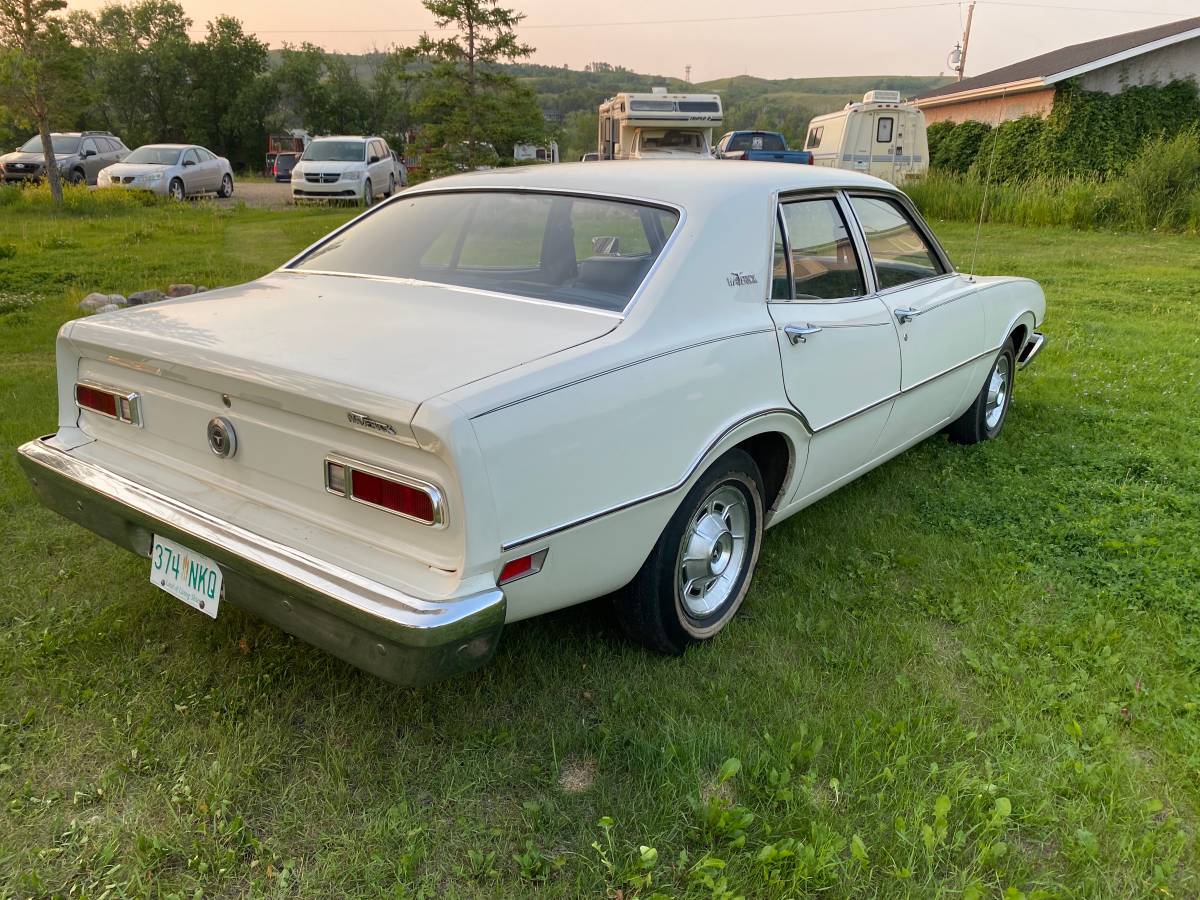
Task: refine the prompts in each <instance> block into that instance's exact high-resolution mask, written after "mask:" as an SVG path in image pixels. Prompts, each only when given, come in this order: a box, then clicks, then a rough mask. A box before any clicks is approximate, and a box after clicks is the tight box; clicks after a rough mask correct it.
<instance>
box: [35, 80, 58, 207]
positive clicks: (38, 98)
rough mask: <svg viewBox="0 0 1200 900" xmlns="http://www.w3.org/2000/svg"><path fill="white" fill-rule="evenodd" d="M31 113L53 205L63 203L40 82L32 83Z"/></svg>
mask: <svg viewBox="0 0 1200 900" xmlns="http://www.w3.org/2000/svg"><path fill="white" fill-rule="evenodd" d="M33 90H34V102H33V115H34V118H35V119H37V126H38V134H39V135H41V138H42V155H43V156H45V158H46V180H47V181H49V182H50V196H51V198H52V199H53V200H54V205H55V206H62V205H63V191H62V179H61V178H60V177H59V174H58V157H56V156H55V155H54V141H52V140H51V139H50V122H49V116H48V115H47V113H46V101H45V98H44V97H43V95H42V87H41V85H40V84H37V83H35V84H34V88H33Z"/></svg>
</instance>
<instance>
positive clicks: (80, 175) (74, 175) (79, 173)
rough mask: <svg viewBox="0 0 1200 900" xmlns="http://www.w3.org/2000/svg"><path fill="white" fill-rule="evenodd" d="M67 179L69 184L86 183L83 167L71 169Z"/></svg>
mask: <svg viewBox="0 0 1200 900" xmlns="http://www.w3.org/2000/svg"><path fill="white" fill-rule="evenodd" d="M67 181H69V182H70V183H71V184H87V175H86V174H85V173H84V171H83V169H72V170H71V172H70V174H69V175H67Z"/></svg>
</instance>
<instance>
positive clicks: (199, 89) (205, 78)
mask: <svg viewBox="0 0 1200 900" xmlns="http://www.w3.org/2000/svg"><path fill="white" fill-rule="evenodd" d="M267 55H268V51H267V45H266V44H264V43H263V42H262V41H260V40H259V39H258V38H256V37H255V36H254V35H252V34H246V32H245V31H244V30H243V28H242V23H241V22H239V21H238V20H237V19H235V18H233V17H232V16H218V17H217V18H216V19H213V20H212V21H211V22H209V23H208V33H207V34H206V35H205V38H204V40H203V41H201V42H199V43H197V44H194V45H193V46H192V52H191V82H192V94H191V104H190V106H191V121H192V128H191V131H192V133H193V137H192V140H195V141H198V142H200V143H203V144H204V145H205V146H206V147H208V148H209V149H210V150H213V151H215V152H216V153H219V154H221V155H222V156H225V157H228V158H229V160H230V161H231V162H232V163H233V164H234V165H235V166H239V167H240V166H245V165H259V164H261V161H262V154H263V153H264V152H265V149H266V138H267V135H266V121H267V118H268V117H269V115H270V113H271V110H272V109H273V108H274V106H275V102H276V96H277V84H276V82H275V81H274V80H273V79H270V78H268V77H267V76H266V71H267Z"/></svg>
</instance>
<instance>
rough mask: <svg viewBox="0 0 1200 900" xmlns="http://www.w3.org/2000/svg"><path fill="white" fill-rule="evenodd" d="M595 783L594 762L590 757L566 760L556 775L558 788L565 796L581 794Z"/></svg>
mask: <svg viewBox="0 0 1200 900" xmlns="http://www.w3.org/2000/svg"><path fill="white" fill-rule="evenodd" d="M595 783H596V760H594V759H592V758H591V757H590V756H585V757H583V758H581V759H568V760H565V761H564V762H563V765H562V769H561V770H560V771H559V773H558V786H559V787H560V788H562V790H563V793H566V794H583V793H586V792H587V791H590V790H591V789H592V785H593V784H595Z"/></svg>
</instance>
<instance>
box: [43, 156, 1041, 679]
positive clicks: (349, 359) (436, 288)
mask: <svg viewBox="0 0 1200 900" xmlns="http://www.w3.org/2000/svg"><path fill="white" fill-rule="evenodd" d="M1044 313H1045V301H1044V298H1043V294H1042V291H1041V289H1040V288H1039V287H1038V285H1037V284H1035V283H1034V282H1032V281H1028V280H1025V279H1023V278H1006V277H973V276H969V275H963V274H960V273H959V272H957V271H955V269H954V267H953V265H952V264H951V262H950V260H949V259H948V258H947V256H946V254H945V253H944V252H943V250H942V248H941V247H940V246H939V245H938V243H937V241H936V240H935V239H934V237H933V235H932V234H931V233H930V231H929V229H928V228H927V227H926V225H925V223H924V222H923V221H922V220H921V218H920V216H918V215H917V214H916V212H915V211H914V210H913V207H912V205H911V204H910V203H909V201H908V200H907V199H906V198H905V197H904V195H903V194H901V193H900V192H899V191H898V190H896V189H895V188H894V187H892V186H891V185H889V184H887V183H885V182H883V181H879V180H877V179H874V178H870V177H868V176H863V175H858V174H855V173H851V172H846V171H841V170H836V169H820V168H811V167H808V166H779V165H772V164H770V163H748V164H746V165H742V166H725V165H722V164H720V163H716V162H714V163H711V164H710V163H696V162H692V163H688V162H680V163H672V162H666V163H663V164H661V165H655V166H646V165H644V164H639V163H636V162H634V163H620V162H615V163H608V164H606V165H603V166H595V165H568V166H545V167H538V168H521V169H509V170H499V171H495V172H490V173H486V174H470V175H463V176H458V177H454V178H449V179H444V180H440V181H436V182H432V183H427V184H425V185H422V186H421V187H420V188H416V189H413V190H409V191H407V192H405V193H403V194H400V195H399V196H397V197H395V198H393V199H392V200H390V201H389V202H387V203H384V204H381V205H379V206H378V207H376V208H374V209H372V210H369V211H367V212H365V213H364V214H363V215H361V216H359V217H358V218H357V219H355V220H354V221H352V222H351V223H349V224H348V225H346V226H344V227H343V228H341V229H339V230H337V231H335V232H334V233H332V234H331V235H329V236H328V237H326V238H324V239H323V240H321V241H319V242H318V243H317V244H315V245H314V246H312V247H311V248H309V249H308V250H306V251H304V252H303V253H301V254H300V255H299V256H298V257H296V258H295V259H293V260H291V261H290V262H288V263H286V264H285V265H284V266H283V267H281V268H280V269H278V270H276V271H275V272H273V273H271V274H269V275H267V276H265V277H263V278H261V279H259V280H258V281H254V282H251V283H249V284H246V285H243V286H240V287H234V288H228V289H224V290H220V291H213V292H209V293H206V294H203V295H198V296H195V297H188V298H183V299H179V300H172V301H167V302H165V303H162V304H158V305H155V306H154V307H152V308H135V309H129V310H124V311H120V312H114V313H109V314H105V315H99V316H94V317H90V318H87V319H80V320H77V321H75V322H71V323H68V325H67V326H66V327H64V328H63V330H62V332H61V334H60V336H59V340H58V371H59V373H60V378H61V379H62V383H61V385H60V390H59V430H58V433H57V434H55V435H53V436H50V437H47V438H42V439H40V440H35V441H31V442H30V443H28V444H25V445H24V446H23V447H22V448H21V450H20V456H21V461H22V464H23V465H24V468H25V469H26V471H27V473H28V475H29V477H30V480H31V481H32V483H33V485H34V487H35V489H36V490H37V492H38V493H39V495H40V496H41V498H42V499H43V500H44V501H45V503H46V504H47V505H49V506H50V507H52V508H53V509H55V510H58V511H59V512H61V513H62V514H63V515H65V516H67V517H69V518H72V519H74V520H76V521H77V522H80V523H81V524H83V525H85V526H86V527H88V528H91V529H93V530H95V531H97V532H98V533H100V534H102V535H104V536H105V537H107V538H109V539H110V540H112V541H114V542H116V543H117V544H120V545H121V546H124V547H126V548H128V549H130V550H133V551H134V552H136V553H139V554H141V555H143V556H149V557H150V578H151V580H152V582H153V583H154V584H155V585H156V586H158V587H160V588H162V589H163V590H165V591H167V592H168V593H170V594H172V595H174V596H175V597H178V598H179V599H181V600H183V601H185V602H187V603H189V604H191V605H192V606H194V607H195V608H196V609H198V610H200V611H202V612H204V613H205V614H206V615H210V616H215V615H217V613H218V610H219V607H220V604H223V603H226V602H228V603H234V604H237V605H239V606H243V607H245V608H247V609H249V610H251V611H253V612H254V613H256V614H258V615H260V616H261V617H262V618H264V619H267V620H269V621H271V622H274V623H275V624H277V625H278V626H279V627H281V628H283V629H285V630H287V631H289V632H291V633H293V634H295V635H297V636H299V637H301V638H303V639H305V640H307V641H310V642H312V643H313V644H316V645H318V646H320V647H323V648H325V649H327V650H328V651H329V652H331V653H334V654H336V655H338V656H340V657H342V658H344V659H346V660H349V661H350V662H352V663H354V664H355V665H358V666H360V667H362V668H364V669H367V670H369V671H371V672H374V673H376V674H378V675H380V676H382V677H384V678H388V679H391V680H393V681H397V682H402V683H417V682H423V681H429V680H432V679H436V678H441V677H445V676H447V675H451V674H453V673H456V672H460V671H463V670H465V669H469V668H471V667H474V666H477V665H479V664H481V663H483V662H485V661H486V660H487V659H489V658H490V657H491V655H492V653H493V651H494V650H495V647H496V644H497V641H498V640H499V637H500V633H501V630H502V627H503V626H504V624H505V623H507V622H512V621H515V620H518V619H524V618H527V617H529V616H535V615H538V614H540V613H544V612H548V611H550V610H554V609H558V608H561V607H566V606H570V605H572V604H577V603H581V602H583V601H586V600H589V599H591V598H594V597H599V596H603V595H606V594H609V593H612V592H617V593H616V598H617V599H616V606H617V610H618V614H619V616H620V619H621V621H622V623H623V624H624V626H625V628H626V630H627V631H628V632H629V634H630V635H631V636H632V637H633V638H634V639H636V640H638V641H640V642H641V643H643V644H645V645H646V646H648V647H651V648H654V649H655V650H659V651H663V652H666V653H680V652H682V651H683V650H685V649H686V648H687V647H688V646H689V645H691V644H694V643H696V642H697V641H702V640H705V639H707V638H710V637H712V636H713V635H715V634H716V633H717V632H719V631H720V630H721V629H722V628H724V627H725V626H726V625H727V624H728V623H729V621H730V620H731V619H732V618H733V616H734V614H735V613H736V612H737V611H738V608H739V607H740V606H741V605H742V603H743V601H744V600H745V598H746V595H747V591H748V590H749V588H750V584H751V579H752V577H753V575H754V569H755V564H756V562H757V560H758V556H759V550H760V548H761V546H762V541H763V533H764V531H765V530H766V529H767V528H769V527H770V526H772V525H775V524H777V523H778V522H781V521H783V520H784V519H786V518H787V517H788V516H791V515H793V514H795V513H797V512H799V511H801V510H802V509H804V508H805V507H806V506H808V505H809V504H811V503H813V502H814V501H816V500H817V499H819V498H821V497H822V496H824V495H826V494H828V493H830V492H831V491H833V490H835V489H836V488H838V487H839V486H841V485H843V484H845V483H847V482H849V481H851V480H852V479H854V478H856V477H857V476H859V475H861V474H863V473H864V472H866V471H867V470H869V469H871V468H873V467H875V466H878V465H879V464H881V463H883V462H885V461H886V460H888V459H891V458H892V457H894V456H896V455H897V454H899V453H901V452H903V451H904V450H905V449H906V448H908V447H911V446H912V445H913V444H915V443H917V442H918V441H921V440H923V439H925V438H926V437H928V436H930V435H933V434H936V433H938V432H946V433H948V435H949V437H950V439H952V440H954V441H957V442H960V443H967V444H970V443H975V442H978V441H985V440H990V439H993V438H995V437H997V436H998V435H999V434H1000V433H1001V430H1002V429H1003V428H1004V425H1005V421H1006V417H1007V415H1008V412H1009V408H1010V405H1011V402H1012V396H1013V393H1012V392H1013V383H1014V378H1015V376H1016V374H1017V371H1018V370H1019V369H1020V368H1021V367H1023V366H1024V365H1026V364H1027V363H1028V362H1030V360H1032V359H1033V357H1034V356H1035V355H1036V354H1037V353H1038V351H1039V350H1040V349H1041V347H1042V344H1043V338H1042V335H1041V334H1040V333H1039V332H1038V330H1037V329H1038V326H1039V325H1040V324H1041V322H1042V318H1043V316H1044Z"/></svg>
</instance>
